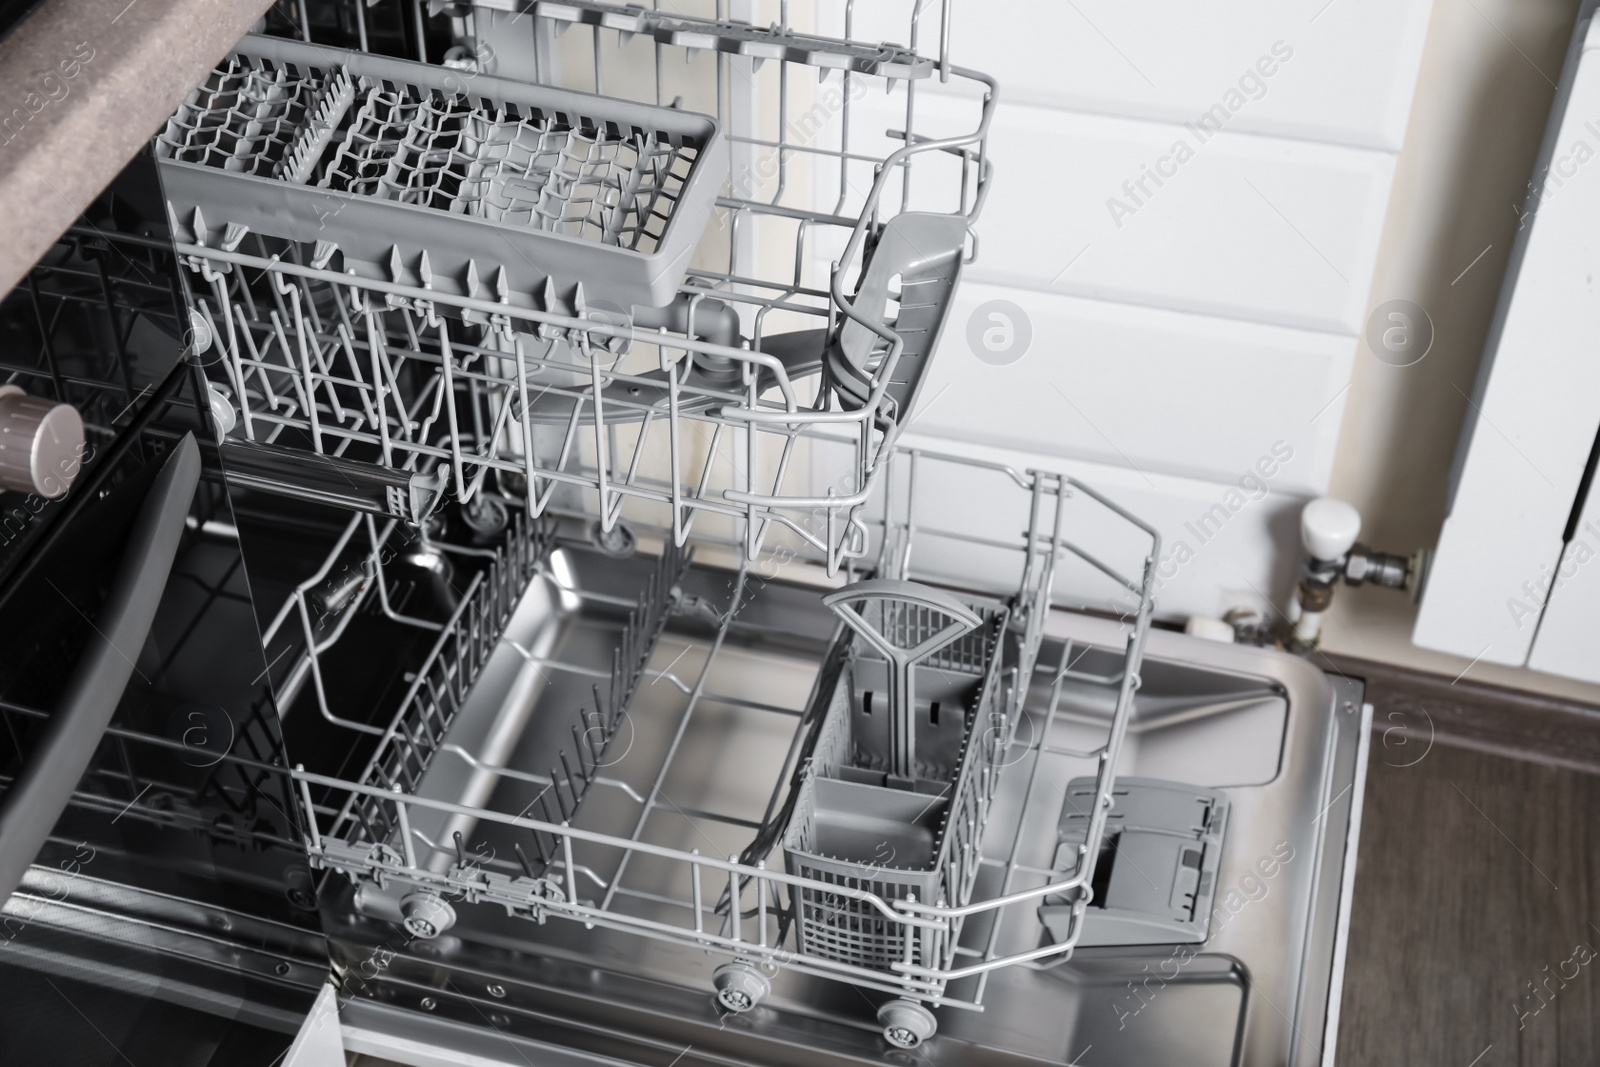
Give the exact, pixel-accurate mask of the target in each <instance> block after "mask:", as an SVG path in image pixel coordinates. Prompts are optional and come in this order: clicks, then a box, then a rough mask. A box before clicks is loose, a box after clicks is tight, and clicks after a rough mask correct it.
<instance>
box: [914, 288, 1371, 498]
mask: <svg viewBox="0 0 1600 1067" xmlns="http://www.w3.org/2000/svg"><path fill="white" fill-rule="evenodd" d="M991 300H1009V301H1011V302H1012V303H1014V304H1016V305H1017V306H1018V307H1020V308H1021V309H1022V310H1023V313H1024V314H1025V315H1026V316H1027V317H1028V320H1029V321H1028V325H1029V328H1030V330H1031V333H1032V340H1031V342H1030V344H1029V347H1028V350H1027V352H1026V353H1025V354H1024V355H1023V356H1022V358H1021V359H1019V360H1017V361H1016V362H1014V363H1011V364H1008V365H994V364H991V363H986V362H984V361H983V360H981V359H980V358H979V357H978V355H977V354H975V352H974V351H973V349H972V347H971V346H970V344H969V340H968V337H967V333H966V325H967V323H968V322H969V321H970V320H971V319H972V317H973V315H974V313H975V312H976V310H977V309H978V308H979V306H980V305H982V304H985V303H986V302H988V301H991ZM1356 343H1357V342H1356V341H1355V339H1354V338H1351V337H1345V336H1340V335H1337V334H1325V333H1311V332H1307V331H1301V330H1290V329H1285V328H1282V327H1277V326H1262V325H1257V324H1254V323H1245V322H1238V321H1234V320H1228V319H1216V318H1206V317H1201V316H1195V315H1186V314H1182V313H1179V312H1172V311H1158V310H1152V309H1150V308H1143V307H1135V306H1131V305H1127V304H1113V303H1107V302H1104V301H1097V300H1082V299H1078V298H1074V297H1066V296H1058V295H1055V294H1051V293H1039V292H1032V291H1029V290H1025V289H1013V288H1005V287H1000V286H994V285H987V284H983V283H980V282H972V281H967V282H964V283H963V285H962V286H961V288H960V290H959V291H958V294H957V297H956V307H955V311H954V312H953V314H952V316H951V324H950V327H949V328H948V330H947V332H946V333H945V335H944V337H943V339H942V340H941V343H940V351H939V357H938V359H936V360H935V361H934V364H933V369H932V372H931V376H930V378H929V380H928V381H927V383H925V384H924V386H923V392H922V397H921V399H922V404H921V406H920V408H919V410H918V413H917V414H916V416H915V421H914V422H913V424H912V425H913V427H914V428H915V430H916V431H917V432H918V433H921V434H928V435H936V436H948V437H952V438H958V439H962V440H967V441H977V442H984V443H988V444H991V445H998V446H1003V447H1012V448H1019V449H1032V450H1035V451H1038V452H1040V453H1042V454H1046V455H1052V456H1059V457H1069V458H1075V459H1082V460H1090V461H1093V462H1097V463H1103V464H1109V465H1111V466H1119V465H1120V466H1128V465H1129V464H1132V465H1133V466H1135V467H1137V468H1138V470H1141V471H1143V472H1145V473H1146V474H1155V473H1163V474H1174V475H1181V476H1189V477H1195V478H1201V479H1208V480H1223V481H1231V480H1234V479H1236V478H1238V477H1239V476H1240V475H1241V474H1242V473H1244V472H1246V471H1249V470H1251V469H1252V467H1253V465H1254V464H1255V463H1256V461H1257V460H1258V459H1259V458H1260V457H1261V456H1262V455H1263V454H1266V453H1268V452H1269V451H1270V449H1271V447H1272V446H1273V445H1274V444H1275V443H1277V442H1280V441H1281V442H1284V443H1285V444H1286V445H1287V446H1288V447H1289V448H1290V449H1292V450H1293V452H1294V453H1295V455H1296V456H1297V457H1299V458H1300V460H1301V462H1299V463H1297V464H1294V465H1293V466H1292V467H1291V468H1288V469H1286V470H1285V471H1284V472H1283V473H1282V474H1281V475H1280V476H1279V477H1278V479H1277V481H1276V488H1278V489H1280V490H1283V491H1286V492H1294V493H1302V494H1307V495H1313V496H1314V495H1316V494H1318V493H1321V492H1322V491H1323V490H1325V489H1326V488H1327V484H1328V476H1329V473H1330V471H1331V470H1332V463H1333V452H1334V447H1335V444H1336V442H1337V437H1338V430H1339V418H1340V414H1341V412H1342V410H1343V396H1342V393H1343V390H1344V384H1345V382H1346V381H1348V379H1349V375H1350V361H1351V359H1352V358H1353V356H1354V353H1355V346H1356Z"/></svg>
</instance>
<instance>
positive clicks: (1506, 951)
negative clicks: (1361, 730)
mask: <svg viewBox="0 0 1600 1067" xmlns="http://www.w3.org/2000/svg"><path fill="white" fill-rule="evenodd" d="M1423 751H1424V749H1423V748H1422V747H1421V746H1419V745H1418V744H1417V743H1416V741H1415V740H1413V741H1412V742H1411V743H1410V744H1409V745H1391V746H1388V747H1386V746H1384V745H1383V744H1382V743H1381V741H1380V739H1379V738H1378V737H1376V736H1375V737H1374V744H1373V750H1372V762H1371V766H1370V770H1369V772H1368V776H1367V799H1366V814H1365V817H1364V818H1363V820H1362V830H1361V847H1360V856H1359V866H1358V867H1357V872H1358V873H1357V877H1356V887H1355V903H1354V906H1353V908H1352V911H1351V924H1350V950H1349V958H1348V962H1347V966H1346V971H1345V984H1344V1005H1343V1009H1342V1017H1341V1024H1340V1027H1339V1044H1338V1063H1339V1064H1340V1065H1341V1067H1358V1065H1359V1067H1366V1065H1373V1067H1377V1065H1383V1067H1390V1065H1395V1064H1428V1065H1430V1067H1432V1065H1441V1064H1442V1065H1448V1067H1507V1065H1513V1064H1515V1065H1521V1067H1535V1065H1537V1067H1556V1065H1558V1064H1559V1065H1562V1067H1567V1065H1579V1064H1585V1065H1588V1064H1600V955H1597V953H1600V776H1595V775H1592V774H1586V773H1583V772H1581V771H1577V770H1571V769H1564V768H1557V767H1551V766H1547V765H1544V764H1539V763H1532V762H1526V761H1523V760H1515V759H1508V758H1505V757H1503V756H1498V755H1492V754H1488V753H1485V752H1481V751H1474V750H1470V749H1465V748H1455V747H1449V746H1447V745H1445V744H1434V745H1432V747H1431V748H1427V749H1426V754H1425V755H1422V757H1421V758H1420V759H1418V755H1419V753H1421V752H1423ZM1413 761H1415V762H1413ZM1536 991H1537V995H1536Z"/></svg>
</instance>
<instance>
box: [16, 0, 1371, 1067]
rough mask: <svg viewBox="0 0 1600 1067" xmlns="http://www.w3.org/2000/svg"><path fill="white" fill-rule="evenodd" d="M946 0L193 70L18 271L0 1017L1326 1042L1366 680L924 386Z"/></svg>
mask: <svg viewBox="0 0 1600 1067" xmlns="http://www.w3.org/2000/svg"><path fill="white" fill-rule="evenodd" d="M953 3H954V0H939V2H938V3H933V2H931V0H916V2H915V3H914V4H912V3H891V2H886V3H883V4H874V5H867V4H857V3H856V0H838V2H837V3H835V2H834V0H825V2H823V3H822V4H820V5H819V8H820V9H822V10H821V15H822V17H819V19H818V24H817V26H811V25H810V24H809V23H808V24H807V25H805V26H804V27H802V26H798V25H796V24H793V23H792V22H791V11H790V4H789V3H787V2H786V0H784V2H777V3H772V4H758V3H753V2H746V3H739V2H728V0H718V2H717V3H716V4H715V5H714V6H713V5H690V6H692V7H694V8H695V10H696V11H699V12H700V13H698V14H688V13H685V12H683V11H681V10H680V9H679V7H678V5H676V4H673V3H660V4H652V5H650V6H648V7H645V6H640V5H626V6H624V5H620V4H610V3H601V2H596V0H515V2H513V0H492V2H484V3H476V4H470V3H460V2H448V0H426V2H424V0H355V2H348V0H293V2H279V3H277V4H275V5H274V6H273V7H272V8H271V9H270V10H269V12H268V14H267V15H266V17H265V18H263V20H262V21H261V22H260V23H258V24H257V26H256V27H255V30H254V32H252V33H251V34H249V35H247V36H246V37H245V38H243V39H242V40H240V41H239V42H238V43H237V45H235V47H234V48H233V50H232V51H231V52H230V54H229V55H228V56H226V57H225V58H224V59H223V60H222V61H221V62H220V63H219V64H218V65H217V67H216V69H215V70H214V71H213V72H212V73H211V74H210V75H209V76H208V77H207V78H206V79H205V80H204V81H203V82H202V83H201V84H200V85H198V86H195V87H194V88H193V90H192V91H191V92H189V93H188V95H187V97H186V98H185V99H184V101H183V102H182V104H181V105H179V107H178V108H177V110H176V111H175V112H174V114H173V115H172V117H171V119H170V120H169V121H168V122H167V124H166V126H165V128H164V129H162V130H161V131H160V132H159V133H158V134H157V135H156V137H155V138H154V140H153V141H152V142H151V143H150V144H149V146H148V147H147V148H146V149H145V150H144V151H143V152H142V153H141V154H140V155H139V156H138V157H137V158H136V159H134V160H133V161H132V162H131V163H130V164H129V165H128V167H127V168H126V169H125V170H124V171H123V173H122V174H121V175H120V176H119V177H118V178H117V179H116V181H115V182H113V183H112V185H111V186H110V187H109V188H108V189H107V190H106V191H105V192H104V193H103V194H102V195H101V197H100V198H99V199H98V200H97V201H96V202H95V204H94V205H93V206H92V207H91V208H90V210H89V211H87V212H86V213H85V214H84V215H83V216H82V218H81V219H80V220H79V222H78V223H77V224H75V225H74V226H73V227H71V228H70V229H69V230H68V232H67V233H65V234H63V235H62V237H61V238H60V240H59V241H58V242H57V243H56V245H55V247H54V248H52V249H51V251H50V252H49V253H47V254H46V255H45V256H44V257H43V258H42V259H41V260H40V261H39V263H38V265H37V266H36V267H35V268H34V269H33V271H32V272H31V273H30V274H29V275H28V277H27V279H26V280H25V281H24V282H23V283H22V284H20V285H19V286H18V287H17V289H16V290H15V291H13V293H12V294H11V295H10V296H9V297H7V298H6V300H5V302H4V303H3V304H0V329H3V330H4V333H5V336H6V339H7V344H6V346H5V350H4V353H3V354H0V370H3V371H4V372H5V374H6V381H7V384H5V385H4V386H0V419H3V420H4V421H5V429H6V433H7V434H8V435H9V436H8V437H7V440H6V441H5V442H0V444H4V445H5V447H4V448H0V479H3V481H4V485H5V488H6V490H7V493H6V495H5V497H4V498H3V499H0V542H3V543H0V630H3V631H4V635H5V636H4V641H3V646H0V647H4V649H5V654H4V656H3V662H0V717H3V719H4V721H5V731H4V734H3V736H0V790H3V793H0V880H3V887H0V892H6V893H10V896H9V897H8V898H7V899H6V901H5V905H4V915H3V924H0V928H3V937H0V983H3V984H4V987H5V988H6V989H7V990H8V992H10V993H11V994H12V1001H13V1005H14V1006H15V1007H14V1009H13V1010H8V1012H7V1013H6V1015H7V1018H6V1020H5V1022H4V1023H0V1039H3V1044H0V1048H8V1049H10V1050H11V1051H10V1052H9V1053H8V1054H5V1055H4V1057H3V1058H5V1059H6V1061H7V1062H17V1063H25V1062H75V1063H100V1062H104V1063H115V1062H124V1061H126V1062H130V1063H139V1064H143V1063H155V1062H159V1063H195V1064H206V1063H217V1064H223V1063H228V1064H232V1063H249V1064H254V1063H259V1064H263V1065H266V1064H283V1065H286V1067H325V1065H331V1064H344V1063H346V1062H347V1058H350V1062H361V1063H369V1064H377V1063H385V1064H387V1063H400V1064H414V1065H433V1064H447V1063H449V1064H456V1063H470V1064H485V1065H487V1064H538V1065H540V1067H544V1065H547V1064H548V1065H558V1064H572V1065H579V1064H591V1065H592V1064H617V1065H623V1064H635V1065H649V1067H673V1065H678V1064H681V1065H683V1067H694V1065H700V1064H703V1065H711V1064H751V1065H767V1064H772V1065H780V1064H781V1065H808V1067H809V1065H824V1064H862V1063H905V1064H910V1063H914V1062H916V1061H919V1060H922V1061H926V1062H929V1063H936V1064H966V1063H985V1064H1019V1065H1021V1064H1086V1065H1087V1064H1097V1063H1098V1064H1142V1063H1148V1062H1173V1063H1184V1064H1239V1065H1265V1064H1286V1063H1293V1064H1312V1063H1321V1062H1325V1061H1327V1062H1331V1057H1332V1055H1333V1051H1334V1041H1333V1038H1334V1035H1335V1033H1336V1029H1337V1018H1338V1001H1339V987H1340V983H1341V981H1342V973H1343V953H1344V941H1345V929H1346V925H1347V923H1348V916H1349V900H1350V892H1351V886H1352V884H1353V878H1354V873H1355V842H1356V835H1357V831H1358V829H1359V826H1360V813H1361V789H1362V781H1363V778H1364V774H1365V761H1366V758H1367V744H1368V741H1367V739H1368V736H1369V731H1370V728H1371V712H1370V709H1369V708H1367V707H1366V706H1365V705H1364V703H1363V700H1362V685H1361V683H1360V682H1359V681H1358V680H1352V679H1349V678H1346V677H1343V676H1342V675H1337V674H1328V673H1324V672H1323V671H1321V670H1318V669H1317V668H1316V667H1314V666H1313V665H1312V664H1311V663H1310V662H1308V661H1307V660H1306V659H1304V658H1300V657H1296V656H1291V655H1288V654H1286V653H1282V652H1278V651H1274V650H1270V649H1266V648H1260V647H1251V646H1247V645H1234V644H1225V643H1219V642H1215V641H1210V640H1202V639H1200V638H1198V637H1193V636H1188V635H1186V634H1184V633H1182V632H1179V631H1177V630H1175V629H1173V628H1171V627H1169V626H1167V625H1165V624H1161V623H1156V622H1155V621H1154V620H1155V619H1156V618H1157V615H1158V605H1157V604H1156V591H1157V588H1158V584H1159V583H1158V581H1157V578H1156V562H1157V560H1158V559H1159V558H1160V556H1161V544H1160V540H1161V539H1160V535H1159V533H1158V532H1157V530H1156V529H1155V527H1153V526H1151V525H1149V524H1147V523H1146V522H1144V521H1143V520H1141V519H1140V518H1139V517H1138V516H1136V515H1134V514H1131V513H1129V512H1128V511H1126V510H1124V509H1123V508H1121V507H1120V506H1119V505H1118V504H1117V503H1116V502H1115V501H1114V500H1112V499H1110V498H1108V497H1107V496H1105V495H1103V494H1101V493H1099V492H1097V491H1096V490H1095V488H1094V487H1092V486H1090V485H1085V484H1083V483H1081V482H1080V481H1078V480H1076V479H1075V478H1073V477H1071V476H1069V475H1068V474H1066V473H1062V472H1058V471H1048V470H1036V469H1016V468H1014V467H1010V466H1006V465H1003V464H998V463H993V462H988V461H985V460H980V459H976V458H973V457H972V456H970V455H967V454H963V453H962V452H961V450H960V449H958V448H954V447H952V448H951V449H949V450H942V449H936V448H930V447H924V446H922V445H920V444H917V445H913V444H910V443H908V442H907V441H906V440H904V439H903V435H902V431H903V430H904V429H905V428H906V426H907V425H909V424H910V422H911V421H912V420H913V418H914V414H915V411H916V408H917V402H918V398H919V396H920V395H921V387H922V385H923V382H924V381H925V380H926V378H927V376H928V368H929V366H930V364H931V361H932V360H933V358H934V355H935V351H936V348H937V346H938V344H939V342H940V340H941V338H944V339H945V341H946V344H949V343H950V340H949V338H950V337H952V336H954V337H959V335H960V333H961V330H962V327H961V326H960V325H959V324H958V325H957V326H956V327H954V328H947V327H948V325H949V324H948V323H947V321H946V320H947V319H948V318H949V317H950V316H951V313H952V308H953V306H954V299H955V295H956V292H957V289H958V286H959V283H960V279H961V275H962V271H963V267H964V265H965V264H966V263H968V262H970V261H971V260H972V259H973V258H974V257H975V256H976V255H977V254H978V252H979V246H980V237H981V232H982V221H981V212H982V207H983V204H984V200H985V198H986V196H987V195H988V194H989V190H990V185H991V182H992V181H993V180H994V179H995V176H996V171H995V168H994V166H993V164H992V161H991V159H990V157H989V154H988V152H987V147H986V140H987V134H988V130H989V125H990V122H991V118H992V116H993V113H994V109H995V107H996V102H997V99H998V89H997V86H996V82H995V80H994V79H993V78H991V77H990V76H989V75H987V74H984V73H980V72H976V71H973V70H969V69H966V68H964V67H962V66H960V65H959V64H958V63H956V62H954V61H953V60H952V58H951V57H952V53H953V52H959V33H958V32H957V30H958V28H959V20H958V19H957V18H956V15H955V13H954V12H953V11H952V6H953ZM702 8H704V10H701V9H702ZM769 8H770V10H769ZM869 8H870V9H871V10H868V9H869ZM834 9H837V10H834ZM858 9H859V10H858ZM796 10H797V12H798V5H797V6H796ZM885 12H892V13H893V14H894V15H895V17H896V19H897V20H898V21H897V22H896V24H895V32H896V33H897V34H898V36H897V38H896V39H897V40H902V41H905V42H906V43H905V44H891V43H882V42H878V41H869V40H868V34H867V33H866V32H863V33H857V32H856V27H857V26H858V25H861V24H866V25H869V26H870V27H871V30H870V31H869V32H870V33H871V34H873V35H876V34H877V33H879V32H882V27H883V25H884V19H885V17H886V15H885ZM965 17H969V18H970V17H975V13H974V12H971V11H968V12H967V13H966V15H965ZM824 29H827V30H829V31H830V32H832V33H833V34H835V35H832V36H830V35H828V33H825V32H823V30H824ZM934 83H938V84H940V85H941V86H942V87H943V88H942V89H941V91H940V95H939V96H938V98H937V99H938V105H939V106H938V107H937V108H930V107H929V106H928V105H927V101H926V99H923V100H922V101H921V103H920V106H919V90H920V93H921V96H922V97H923V98H927V97H928V96H929V94H930V93H931V92H932V91H933V90H932V88H931V86H932V85H933V84H934ZM884 115H892V116H895V118H894V120H893V121H894V125H893V126H890V127H889V128H887V129H886V128H885V127H884V124H883V121H882V117H883V116H884ZM930 115H931V116H932V117H930ZM1130 402H1132V401H1130ZM13 440H20V441H21V442H22V444H21V445H20V446H18V445H13V444H11V442H12V441H13ZM930 500H931V501H945V502H948V501H952V500H954V501H960V502H961V503H962V505H963V506H962V507H961V508H959V509H955V513H956V514H957V516H958V521H951V520H949V519H948V516H949V515H950V514H951V513H952V511H951V509H949V508H943V509H940V511H939V516H938V518H937V521H934V520H930V519H929V518H927V515H928V514H929V511H928V502H929V501H930ZM69 1009H70V1010H69ZM58 1018H59V1019H62V1020H64V1024H63V1026H61V1027H54V1026H44V1025H41V1023H42V1022H43V1021H45V1020H54V1019H58ZM80 1024H81V1025H80Z"/></svg>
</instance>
